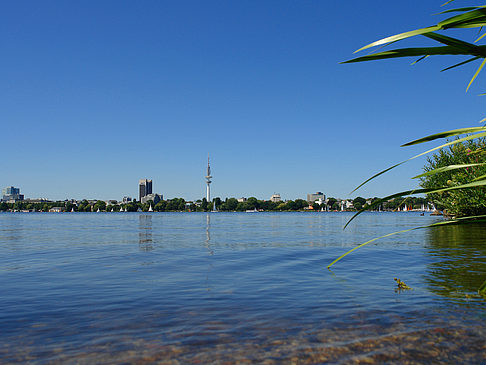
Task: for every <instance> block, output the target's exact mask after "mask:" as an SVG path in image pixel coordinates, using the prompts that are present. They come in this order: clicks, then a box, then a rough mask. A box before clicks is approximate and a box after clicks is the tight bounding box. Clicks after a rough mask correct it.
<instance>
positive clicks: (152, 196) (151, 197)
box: [140, 194, 163, 205]
mask: <svg viewBox="0 0 486 365" xmlns="http://www.w3.org/2000/svg"><path fill="white" fill-rule="evenodd" d="M162 199H163V196H162V195H159V194H147V195H145V196H144V197H142V199H141V200H140V202H141V203H142V204H145V203H147V202H148V201H150V200H152V201H153V202H154V205H155V204H157V203H158V202H160V201H161V200H162Z"/></svg>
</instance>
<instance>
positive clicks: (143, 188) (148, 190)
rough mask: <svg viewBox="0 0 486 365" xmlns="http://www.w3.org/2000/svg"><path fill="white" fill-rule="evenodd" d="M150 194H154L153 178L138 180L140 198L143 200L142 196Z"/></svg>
mask: <svg viewBox="0 0 486 365" xmlns="http://www.w3.org/2000/svg"><path fill="white" fill-rule="evenodd" d="M149 194H152V180H147V179H140V181H139V182H138V200H139V201H142V198H143V197H144V196H145V195H149Z"/></svg>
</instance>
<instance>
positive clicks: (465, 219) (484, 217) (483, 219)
mask: <svg viewBox="0 0 486 365" xmlns="http://www.w3.org/2000/svg"><path fill="white" fill-rule="evenodd" d="M476 222H486V215H478V216H473V217H463V218H457V219H451V220H448V221H442V222H436V223H432V224H428V225H426V226H419V227H413V228H409V229H404V230H401V231H397V232H392V233H388V234H385V235H383V236H380V237H376V238H373V239H371V240H369V241H366V242H365V243H362V244H360V245H358V246H356V247H353V248H352V249H351V250H348V251H346V252H345V253H344V254H342V255H341V256H339V257H338V258H337V259H335V260H334V261H333V262H331V263H330V264H329V265H327V268H328V269H329V268H330V267H331V266H332V265H334V264H335V263H336V262H338V261H340V260H341V259H342V258H344V257H346V256H347V255H349V254H350V253H351V252H353V251H355V250H357V249H358V248H361V247H363V246H366V245H368V244H370V243H372V242H375V241H377V240H379V239H381V238H386V237H390V236H394V235H396V234H399V233H405V232H410V231H414V230H417V229H423V228H433V227H438V226H445V225H450V224H465V223H476ZM485 284H486V282H485ZM485 284H483V285H481V288H483V290H486V287H484V286H485ZM481 288H480V290H481Z"/></svg>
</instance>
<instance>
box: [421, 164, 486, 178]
mask: <svg viewBox="0 0 486 365" xmlns="http://www.w3.org/2000/svg"><path fill="white" fill-rule="evenodd" d="M481 165H486V163H468V164H462V165H449V166H444V167H439V168H437V169H434V170H430V171H427V172H425V173H423V174H420V175H417V176H414V177H412V179H418V178H421V177H426V176H431V175H435V174H440V173H442V172H446V171H451V170H457V169H463V168H466V167H473V166H481Z"/></svg>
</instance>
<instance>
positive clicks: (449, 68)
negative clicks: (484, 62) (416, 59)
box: [440, 33, 486, 72]
mask: <svg viewBox="0 0 486 365" xmlns="http://www.w3.org/2000/svg"><path fill="white" fill-rule="evenodd" d="M484 34H485V35H486V33H484ZM480 58H481V57H479V56H476V57H473V58H470V59H468V60H466V61H463V62H459V63H457V64H455V65H453V66H449V67H446V68H444V69H442V70H440V72H444V71H448V70H451V69H453V68H455V67H458V66H462V65H465V64H466V63H469V62H472V61H476V60H479V59H480Z"/></svg>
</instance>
